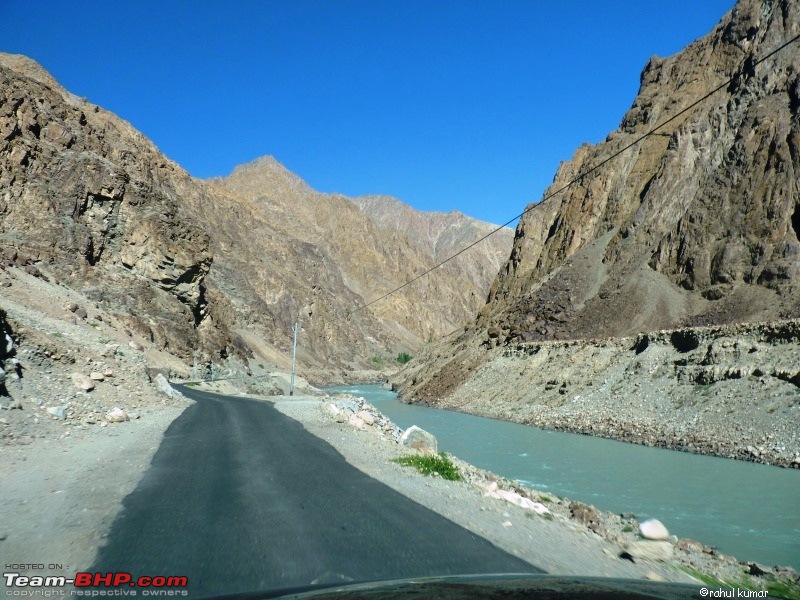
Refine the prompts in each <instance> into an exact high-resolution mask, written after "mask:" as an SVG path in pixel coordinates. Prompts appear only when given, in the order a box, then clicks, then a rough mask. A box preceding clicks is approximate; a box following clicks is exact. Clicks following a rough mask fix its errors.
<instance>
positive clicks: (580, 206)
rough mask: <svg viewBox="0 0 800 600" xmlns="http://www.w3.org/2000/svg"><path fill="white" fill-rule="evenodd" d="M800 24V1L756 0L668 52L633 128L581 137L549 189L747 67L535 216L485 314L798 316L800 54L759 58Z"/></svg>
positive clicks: (613, 319)
mask: <svg viewBox="0 0 800 600" xmlns="http://www.w3.org/2000/svg"><path fill="white" fill-rule="evenodd" d="M798 32H800V6H798V4H797V3H796V2H791V1H789V0H785V1H780V0H778V1H775V2H772V1H765V2H761V1H757V0H743V1H742V2H740V3H739V4H738V5H737V6H736V8H734V10H733V11H732V12H731V13H730V14H729V15H727V16H726V17H725V18H724V19H723V21H722V22H721V23H720V24H719V25H718V26H717V27H716V28H715V29H714V31H712V32H711V33H710V34H709V35H708V36H706V37H705V38H702V39H700V40H698V41H697V42H695V43H693V44H691V45H690V46H688V47H687V48H686V49H685V50H684V51H683V52H681V53H680V54H678V55H675V56H673V57H670V58H666V59H662V58H655V57H654V58H652V59H651V60H650V62H649V63H648V64H647V66H646V67H645V69H644V71H643V72H642V76H641V87H640V90H639V94H638V95H637V97H636V100H635V101H634V103H633V106H632V107H631V109H630V110H629V111H628V113H627V114H626V115H625V117H624V118H623V120H622V124H621V126H620V128H619V129H618V130H617V131H615V132H614V133H612V134H611V135H609V136H608V138H607V140H606V141H605V142H603V143H601V144H598V145H597V146H588V145H585V146H583V147H581V148H579V149H578V150H577V151H576V153H575V156H574V157H573V158H572V160H571V161H569V162H567V163H564V164H562V165H561V167H560V168H559V170H558V173H557V174H556V177H555V181H554V183H553V185H552V186H551V187H550V189H549V190H548V192H547V193H546V194H545V195H546V196H547V195H548V194H549V193H550V192H551V191H555V190H557V189H559V188H561V187H562V186H563V185H565V184H566V183H567V182H569V181H570V180H571V179H573V178H574V177H575V176H577V175H579V174H580V173H583V172H586V171H587V170H588V169H590V168H592V167H593V166H594V165H597V164H599V163H600V162H601V161H603V160H604V159H606V158H607V157H609V156H611V155H612V154H613V153H615V152H616V151H618V150H619V149H621V148H623V147H624V146H626V145H628V144H629V143H630V142H631V141H633V140H634V139H636V138H637V137H638V136H641V135H642V134H643V133H645V132H647V131H649V130H650V129H652V128H653V127H655V126H656V125H658V124H660V123H661V122H663V121H665V120H666V119H668V118H670V117H671V116H673V115H675V114H676V113H678V112H679V111H680V110H681V109H682V108H684V107H686V106H688V105H689V104H690V103H692V102H694V101H695V100H696V99H698V98H700V97H702V96H703V95H705V94H706V93H708V92H709V91H711V90H713V89H714V88H716V87H717V86H719V85H721V84H722V83H724V82H725V81H727V80H728V79H730V78H731V77H734V76H735V75H737V73H739V75H738V76H737V77H736V78H735V79H734V81H733V83H731V84H730V85H729V86H728V87H727V88H726V89H725V90H722V91H720V92H718V93H717V94H715V95H714V96H712V97H711V98H709V99H708V100H706V101H705V102H703V103H702V104H700V105H699V106H697V107H695V108H694V109H692V110H691V111H689V112H688V113H686V114H684V115H683V116H681V117H679V118H678V119H676V120H675V121H673V122H671V123H669V124H668V125H667V126H666V127H665V128H663V129H661V130H659V131H658V133H657V134H656V135H653V136H651V137H648V138H647V139H646V140H645V141H644V142H642V143H640V144H638V145H636V146H634V147H633V148H631V149H630V150H627V151H626V152H624V153H623V154H622V155H621V156H619V157H617V158H615V159H613V160H612V161H610V162H609V163H608V164H606V165H605V166H603V167H602V168H600V169H599V170H598V171H596V172H594V173H592V174H591V175H590V176H588V177H586V178H583V179H582V180H580V181H579V182H578V183H576V184H575V185H573V186H571V187H570V188H569V189H567V190H566V191H565V192H563V193H561V194H557V195H556V196H554V197H552V198H550V199H549V200H547V201H545V202H542V203H541V204H539V205H537V206H536V207H534V208H533V209H532V210H531V211H530V212H528V213H527V214H526V215H525V217H524V218H523V219H522V221H521V222H520V225H519V227H518V230H517V234H516V239H515V242H514V248H513V250H512V254H511V257H510V259H509V261H508V263H507V265H506V267H505V268H504V269H503V271H502V272H501V275H500V277H499V278H498V279H497V281H496V282H495V283H494V285H493V288H492V292H491V296H490V299H489V303H488V304H487V306H486V307H485V308H484V310H483V311H482V318H481V324H482V325H485V326H492V325H495V326H499V327H500V328H501V329H502V330H503V331H504V337H506V338H518V339H522V340H527V339H544V338H552V337H555V338H580V337H597V336H611V335H628V334H633V333H637V332H640V331H646V330H652V329H659V328H665V327H674V326H681V325H703V324H723V323H732V322H738V321H747V320H768V319H773V318H787V317H791V316H796V315H797V314H798V313H799V312H800V293H798V292H800V287H798V286H800V240H799V239H798V238H800V200H799V199H798V198H800V195H799V194H798V192H799V191H800V122H799V119H800V113H799V112H798V108H799V107H800V95H798V94H800V52H799V51H798V46H797V45H794V46H792V47H790V48H787V49H785V50H784V51H782V52H780V53H778V54H776V55H775V56H773V57H771V58H769V59H768V60H766V61H765V62H763V63H761V64H759V65H758V66H756V67H755V68H753V67H752V64H753V63H754V62H755V61H756V60H758V59H759V58H760V57H762V56H764V55H766V54H768V53H769V52H770V51H772V50H774V49H775V48H777V47H778V46H780V45H781V44H782V43H784V42H785V41H787V40H788V39H791V38H792V37H794V36H796V35H797V34H798ZM740 69H741V71H740Z"/></svg>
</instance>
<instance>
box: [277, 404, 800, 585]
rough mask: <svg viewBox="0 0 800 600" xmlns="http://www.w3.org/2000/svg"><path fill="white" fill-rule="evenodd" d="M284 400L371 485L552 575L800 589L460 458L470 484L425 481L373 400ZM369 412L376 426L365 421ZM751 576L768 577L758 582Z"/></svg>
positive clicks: (781, 574) (799, 580) (283, 407)
mask: <svg viewBox="0 0 800 600" xmlns="http://www.w3.org/2000/svg"><path fill="white" fill-rule="evenodd" d="M275 400H276V406H277V408H278V409H279V410H280V411H282V412H283V413H284V414H287V415H288V416H290V417H292V418H294V419H296V420H298V421H300V422H301V423H302V424H303V425H304V426H305V428H306V429H307V430H308V431H310V432H311V433H313V434H315V435H317V436H319V437H320V438H322V439H325V440H327V441H328V442H329V443H330V444H331V445H332V446H334V447H335V448H336V449H337V450H338V451H339V452H340V453H341V454H342V455H343V456H344V457H345V458H346V459H347V460H348V462H350V463H351V464H353V465H354V466H356V467H357V468H359V469H361V470H362V471H364V472H365V473H367V474H368V475H370V476H371V477H374V478H376V479H378V480H379V481H381V482H382V483H384V484H386V485H388V486H389V487H391V488H393V489H395V490H397V491H398V492H400V493H402V494H404V495H406V496H407V497H409V498H411V499H413V500H415V501H416V502H419V503H420V504H422V505H423V506H426V507H428V508H429V509H431V510H434V511H435V512H437V513H439V514H441V515H442V516H444V517H446V518H448V519H450V520H452V521H454V522H456V523H458V524H459V525H461V526H463V527H465V528H467V529H469V530H470V531H472V532H474V533H476V534H478V535H480V536H482V537H484V538H486V539H488V540H490V541H491V542H492V543H494V544H496V545H497V546H498V547H500V548H502V549H504V550H506V551H507V552H510V553H512V554H514V555H516V556H519V557H520V558H522V559H523V560H526V561H528V562H530V563H531V564H533V565H536V566H537V567H540V568H542V569H544V570H546V571H548V572H550V573H554V574H570V575H586V576H602V577H626V578H649V579H656V580H658V579H664V580H668V581H682V582H687V581H688V582H691V581H695V582H696V581H697V580H696V579H693V578H692V577H690V576H689V575H688V573H703V574H706V575H710V576H712V577H713V578H715V579H716V580H718V581H725V582H729V583H731V584H732V585H735V584H737V583H746V584H747V585H748V586H753V587H755V588H759V587H760V586H765V585H767V584H769V583H770V582H774V581H776V580H781V581H787V582H789V585H790V586H800V576H798V574H797V573H796V572H795V571H793V570H791V569H785V570H784V569H777V570H775V569H768V568H767V567H764V566H763V565H759V566H758V567H757V568H756V567H752V566H751V564H749V563H740V562H738V561H737V560H736V559H735V558H733V557H730V556H725V555H721V554H718V553H717V552H716V551H715V550H714V549H712V548H710V547H707V546H704V545H703V544H702V543H700V542H697V541H694V540H689V539H682V540H678V539H676V538H675V537H674V536H672V537H670V538H669V539H668V540H665V541H652V540H645V539H643V538H642V537H641V535H640V534H639V529H638V528H639V523H637V522H636V520H635V519H633V518H628V519H624V518H622V517H620V516H618V515H614V514H611V513H608V512H602V511H598V510H597V509H595V508H594V507H592V506H587V505H584V504H581V503H578V502H570V501H569V500H566V499H561V498H557V497H554V496H553V495H552V494H549V493H543V492H539V491H536V490H531V489H527V488H524V487H523V486H521V485H519V484H517V483H515V482H511V481H508V480H505V479H503V478H500V477H497V476H495V475H494V474H492V473H488V472H484V471H481V470H479V469H476V468H475V467H473V466H471V465H469V464H467V463H464V462H463V461H460V460H458V459H457V458H455V457H452V458H453V460H454V462H455V463H456V464H457V466H458V467H459V469H460V471H461V473H462V475H463V478H464V480H463V481H460V482H453V481H446V480H443V479H441V478H439V477H425V476H423V475H421V474H419V473H417V472H416V471H414V470H413V469H410V468H407V467H402V466H400V465H398V464H396V463H394V462H392V459H395V458H397V457H399V456H402V455H407V454H409V453H410V452H413V451H412V450H410V449H409V448H406V447H404V446H403V445H402V444H401V443H399V442H398V440H399V438H400V433H402V431H401V430H398V429H397V428H396V427H395V426H394V424H392V423H391V422H390V421H389V420H388V419H387V418H386V417H385V416H384V415H382V414H381V413H380V412H379V411H377V409H375V408H374V407H373V406H371V405H370V404H368V403H367V402H365V401H364V400H363V399H358V398H353V397H350V396H346V395H344V396H338V397H336V398H326V399H323V400H320V399H319V398H310V397H298V398H289V397H281V398H276V399H275ZM354 402H355V403H356V404H357V405H356V406H353V404H354ZM331 404H333V405H334V406H336V409H332V408H331ZM363 412H366V413H368V414H369V415H370V416H371V418H367V419H363V418H361V417H359V416H358V414H359V413H363ZM334 413H336V414H334ZM362 416H363V415H362ZM365 421H366V422H365ZM369 421H372V424H370V423H369ZM542 509H544V510H542ZM631 558H632V560H631ZM751 568H752V569H753V570H754V572H755V571H756V570H757V569H764V570H765V572H766V574H765V575H764V576H763V577H752V576H750V575H749V573H750V570H751ZM797 589H798V590H800V587H798V588H797Z"/></svg>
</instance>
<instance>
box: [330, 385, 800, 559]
mask: <svg viewBox="0 0 800 600" xmlns="http://www.w3.org/2000/svg"><path fill="white" fill-rule="evenodd" d="M329 391H331V392H347V393H350V394H353V395H356V396H363V397H364V398H366V399H367V400H368V401H369V402H370V403H372V404H373V405H375V407H376V408H378V410H380V411H381V412H383V413H384V414H385V415H386V416H387V417H389V418H390V419H392V421H394V422H395V423H397V425H398V426H400V427H402V428H407V427H410V426H411V425H417V426H419V427H422V428H423V429H425V430H426V431H429V432H431V433H432V434H434V435H435V436H436V438H437V440H438V442H439V449H440V450H444V451H447V452H450V453H452V454H454V455H456V456H458V457H459V458H461V459H463V460H465V461H467V462H469V463H471V464H473V465H475V466H476V467H479V468H481V469H485V470H487V471H491V472H493V473H496V474H498V475H501V476H503V477H506V478H508V479H512V480H517V481H520V482H521V483H523V484H524V485H526V486H530V487H533V488H535V489H538V490H543V491H549V492H551V493H552V494H554V495H556V496H561V497H568V498H569V499H571V500H580V501H581V502H586V503H588V504H593V505H594V506H596V507H597V508H600V509H602V510H608V511H611V512H615V513H633V514H635V515H636V517H637V519H639V520H640V521H642V520H644V519H646V518H657V519H659V520H660V521H661V522H663V523H664V524H665V525H666V526H667V528H668V529H669V531H670V533H673V534H675V535H677V536H678V537H690V538H693V539H696V540H698V541H700V542H702V543H704V544H707V545H710V546H715V547H717V548H718V549H719V550H720V551H721V552H723V553H725V554H732V555H733V556H735V557H737V558H738V559H739V560H749V561H756V562H760V563H763V564H767V565H784V566H792V567H794V568H795V569H800V470H798V469H783V468H780V467H772V466H767V465H758V464H754V463H748V462H742V461H736V460H730V459H724V458H716V457H711V456H701V455H698V454H689V453H685V452H676V451H673V450H664V449H661V448H648V447H646V446H639V445H636V444H626V443H622V442H616V441H613V440H606V439H602V438H596V437H591V436H583V435H576V434H571V433H562V432H552V431H544V430H541V429H536V428H534V427H529V426H527V425H519V424H517V423H509V422H506V421H498V420H494V419H486V418H483V417H476V416H473V415H467V414H462V413H457V412H451V411H446V410H439V409H435V408H428V407H425V406H417V405H413V404H403V403H402V402H400V401H398V400H397V397H396V394H395V393H394V392H390V391H388V390H384V389H382V388H381V387H380V386H378V385H361V386H356V387H335V388H329Z"/></svg>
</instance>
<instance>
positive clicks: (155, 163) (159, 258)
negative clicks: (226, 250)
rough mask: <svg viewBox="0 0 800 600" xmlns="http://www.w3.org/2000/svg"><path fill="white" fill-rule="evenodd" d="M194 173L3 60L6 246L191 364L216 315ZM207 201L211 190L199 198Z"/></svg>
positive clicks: (1, 193)
mask: <svg viewBox="0 0 800 600" xmlns="http://www.w3.org/2000/svg"><path fill="white" fill-rule="evenodd" d="M189 179H190V178H189V176H188V174H186V173H185V172H184V171H182V170H181V169H180V168H179V167H178V166H177V165H175V164H174V163H172V162H170V161H169V160H167V159H166V158H165V157H164V156H163V155H162V154H160V153H159V152H158V150H157V149H156V148H155V147H154V146H153V145H152V144H151V143H150V142H149V141H148V140H147V139H145V138H144V136H142V135H141V134H140V133H138V132H137V131H136V130H134V129H133V128H132V127H131V126H130V125H129V124H128V123H126V122H124V121H122V120H120V119H119V118H117V117H115V116H114V115H112V114H110V113H108V112H106V111H104V110H102V109H100V108H99V107H97V106H94V105H92V104H89V103H88V102H86V101H85V100H81V99H79V98H77V97H75V96H73V95H72V94H70V93H68V92H67V91H66V90H64V89H63V88H62V87H61V86H59V85H58V84H57V83H56V82H55V81H54V80H53V79H52V77H51V76H50V75H48V74H47V73H46V72H45V71H44V70H43V69H41V67H39V66H38V65H37V64H36V63H34V62H33V61H31V60H30V59H27V58H25V57H22V56H14V55H8V54H0V245H2V250H3V255H4V258H5V260H7V261H12V262H13V261H14V260H21V257H24V258H25V260H34V261H43V262H44V263H45V264H47V265H48V268H49V270H50V271H51V272H53V273H55V274H56V276H57V277H58V279H59V281H60V282H62V283H64V284H66V285H71V286H76V287H78V288H81V289H83V290H85V291H87V293H89V295H90V296H91V297H93V298H94V299H95V300H96V301H97V302H108V303H110V304H113V305H115V306H117V307H119V309H120V310H121V311H122V312H124V313H125V316H126V320H127V321H128V323H129V324H130V326H131V327H133V328H136V329H139V330H140V331H142V332H143V333H146V335H147V336H148V337H150V338H151V339H152V340H153V341H155V342H156V343H157V345H159V346H161V347H164V348H169V349H170V350H172V351H174V352H177V353H179V354H183V355H186V354H187V353H188V351H189V348H191V347H193V346H195V345H197V343H198V340H197V336H196V331H197V330H196V327H197V326H198V325H199V324H200V323H201V321H203V320H204V319H205V318H206V317H207V306H206V302H205V299H204V289H203V279H204V277H205V275H206V274H207V273H208V270H209V267H210V265H211V260H212V257H211V253H210V251H209V240H208V236H207V235H206V234H205V233H204V232H203V230H202V229H201V228H199V227H197V226H196V225H193V224H192V223H190V222H188V220H187V219H186V215H185V213H184V212H183V211H182V210H181V203H180V196H181V193H182V192H181V190H180V188H181V186H182V182H185V181H187V180H189ZM192 193H194V194H195V195H202V194H203V190H202V189H200V188H197V187H194V188H192Z"/></svg>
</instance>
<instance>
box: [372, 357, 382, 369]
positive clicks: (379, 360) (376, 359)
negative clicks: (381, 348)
mask: <svg viewBox="0 0 800 600" xmlns="http://www.w3.org/2000/svg"><path fill="white" fill-rule="evenodd" d="M369 362H371V363H372V364H373V365H375V367H377V368H378V369H380V368H381V367H383V359H382V358H381V357H380V356H373V357H372V358H370V359H369Z"/></svg>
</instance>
